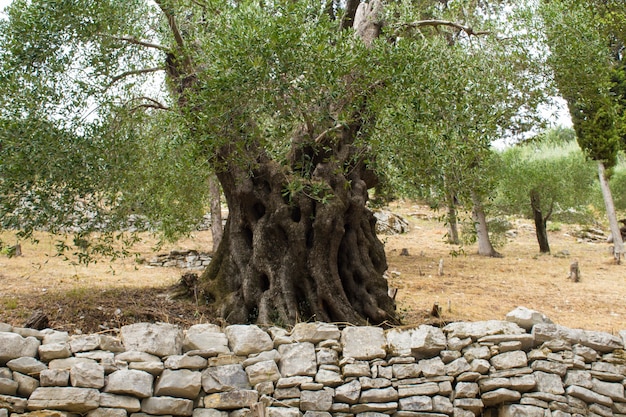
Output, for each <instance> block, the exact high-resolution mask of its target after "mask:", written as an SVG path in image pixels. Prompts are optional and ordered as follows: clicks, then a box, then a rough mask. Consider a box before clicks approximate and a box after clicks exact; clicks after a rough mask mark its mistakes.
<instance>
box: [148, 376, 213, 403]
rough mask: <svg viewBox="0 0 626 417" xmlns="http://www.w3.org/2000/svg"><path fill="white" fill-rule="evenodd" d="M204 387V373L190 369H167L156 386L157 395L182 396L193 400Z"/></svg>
mask: <svg viewBox="0 0 626 417" xmlns="http://www.w3.org/2000/svg"><path fill="white" fill-rule="evenodd" d="M201 388H202V375H201V373H200V372H198V371H192V370H190V369H179V370H172V369H165V370H164V371H163V373H162V374H161V376H160V377H159V379H158V380H157V382H156V384H155V386H154V395H155V396H157V397H161V396H167V397H180V398H186V399H190V400H193V399H195V398H196V397H197V396H198V394H200V389H201Z"/></svg>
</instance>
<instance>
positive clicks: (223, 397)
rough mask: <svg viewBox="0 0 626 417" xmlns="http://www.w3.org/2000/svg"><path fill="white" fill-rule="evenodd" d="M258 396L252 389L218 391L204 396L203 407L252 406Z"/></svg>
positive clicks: (233, 408)
mask: <svg viewBox="0 0 626 417" xmlns="http://www.w3.org/2000/svg"><path fill="white" fill-rule="evenodd" d="M258 398H259V393H258V392H256V391H253V390H237V391H229V392H218V393H214V394H209V395H207V396H206V397H204V401H203V402H204V407H205V408H215V409H218V410H236V409H238V408H249V407H252V406H253V405H254V404H255V403H256V402H257V401H258Z"/></svg>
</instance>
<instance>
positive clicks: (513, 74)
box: [378, 3, 547, 256]
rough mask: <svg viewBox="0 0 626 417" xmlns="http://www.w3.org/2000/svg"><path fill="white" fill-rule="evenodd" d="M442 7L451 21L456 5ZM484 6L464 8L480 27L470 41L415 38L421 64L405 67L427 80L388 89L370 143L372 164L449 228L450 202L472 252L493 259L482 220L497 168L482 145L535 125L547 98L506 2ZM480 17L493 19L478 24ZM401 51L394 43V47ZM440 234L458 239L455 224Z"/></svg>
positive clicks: (452, 219)
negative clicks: (390, 93)
mask: <svg viewBox="0 0 626 417" xmlns="http://www.w3.org/2000/svg"><path fill="white" fill-rule="evenodd" d="M447 6H448V8H446V9H445V11H446V12H447V13H448V14H449V16H450V19H454V18H455V17H459V9H458V6H459V5H458V3H447ZM489 6H491V7H495V9H489V8H488V5H483V4H481V3H478V4H473V7H474V8H475V9H474V13H473V14H472V15H471V17H473V20H474V21H473V22H471V24H473V25H475V26H478V27H481V28H482V29H483V31H482V32H481V35H480V36H476V35H475V36H468V33H466V32H463V31H460V30H457V31H456V32H453V33H454V34H455V35H456V37H455V38H454V40H453V41H452V40H451V39H452V33H448V34H447V36H440V34H439V33H426V34H422V35H423V36H425V37H426V40H425V41H424V42H423V44H422V45H423V48H428V53H429V54H430V56H429V59H428V60H427V61H425V62H420V63H416V62H414V63H412V64H411V65H413V66H418V65H419V66H420V67H423V69H419V70H417V69H416V70H415V71H419V72H424V73H428V74H429V78H430V79H429V81H428V82H425V83H413V84H410V85H409V86H403V85H402V84H398V86H399V87H401V88H400V89H398V90H397V91H395V95H396V96H397V97H398V100H397V101H395V102H394V103H391V104H390V105H389V106H387V107H386V108H385V112H384V117H381V118H380V120H379V125H380V126H381V129H380V133H379V136H378V138H379V141H380V144H379V146H380V147H381V151H382V152H381V154H380V156H381V158H380V159H381V160H384V163H385V164H387V166H389V167H392V172H394V174H395V175H394V177H393V178H392V179H391V182H392V184H393V186H394V187H396V188H397V189H399V190H402V191H403V192H405V193H406V194H409V195H410V194H411V193H413V194H418V195H421V196H426V197H427V199H428V200H430V201H432V202H433V203H434V204H435V205H440V206H443V207H445V208H446V209H447V210H448V214H447V216H446V221H447V222H448V224H449V225H452V226H454V224H455V223H456V221H457V213H456V206H457V205H463V206H465V207H468V208H472V211H473V215H474V216H473V220H472V221H474V222H475V223H476V225H477V227H478V229H477V232H478V234H479V236H478V237H479V253H480V254H482V255H487V256H497V255H498V254H497V252H496V251H495V250H494V248H493V247H492V245H491V243H490V242H489V237H488V231H487V226H486V219H485V211H488V210H489V205H490V204H489V199H490V197H491V195H492V193H493V190H494V188H495V184H496V183H497V167H498V164H499V163H498V155H497V154H496V153H494V151H493V149H492V143H493V142H494V141H495V140H498V139H501V138H502V137H509V138H514V137H517V136H519V135H520V134H522V133H523V132H526V131H528V130H529V129H531V128H533V127H535V126H537V125H538V124H541V120H540V117H539V115H538V113H537V108H538V106H539V103H542V102H544V101H545V100H546V99H547V98H546V97H547V95H546V88H545V83H544V81H545V80H544V79H543V76H542V71H543V67H542V63H541V62H540V61H535V60H533V56H532V55H533V54H532V50H530V49H529V46H530V45H531V43H530V42H529V41H528V40H527V39H526V38H525V36H523V35H522V31H521V29H520V27H519V26H517V24H519V23H520V21H518V20H517V16H516V9H515V5H511V4H508V7H513V9H512V10H511V9H498V7H497V6H498V5H497V4H496V5H494V4H493V3H492V4H490V5H489ZM499 6H502V4H500V5H499ZM482 7H487V8H486V9H485V8H482ZM463 10H467V9H463ZM505 10H508V12H506V11H505ZM520 10H521V7H520ZM507 13H508V14H509V15H508V16H507V15H506V14H507ZM490 14H497V15H499V16H500V17H501V18H502V19H503V20H499V21H495V22H494V21H485V19H484V18H483V17H484V16H486V15H490ZM461 16H464V14H463V13H461ZM505 16H506V19H505ZM465 18H466V19H467V18H468V17H467V16H465ZM468 25H470V23H468ZM408 45H409V43H407V42H405V41H404V40H403V39H400V40H399V41H398V47H399V48H403V47H405V46H408ZM406 53H407V54H411V53H412V52H411V51H407V52H406ZM398 149H401V152H398ZM477 216H478V217H477ZM449 230H450V235H449V239H450V241H451V242H454V243H458V238H457V237H456V236H455V227H450V228H449Z"/></svg>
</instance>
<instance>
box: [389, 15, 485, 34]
mask: <svg viewBox="0 0 626 417" xmlns="http://www.w3.org/2000/svg"><path fill="white" fill-rule="evenodd" d="M426 26H432V27H439V26H448V27H452V28H455V29H458V30H460V31H463V32H465V33H466V34H467V35H468V36H484V35H490V34H491V31H488V30H479V31H476V30H474V29H473V28H472V27H470V26H465V25H462V24H460V23H457V22H452V21H450V20H439V19H429V20H418V21H416V22H410V23H403V24H401V25H398V28H407V27H408V28H414V29H418V28H421V27H426Z"/></svg>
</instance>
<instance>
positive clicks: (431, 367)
mask: <svg viewBox="0 0 626 417" xmlns="http://www.w3.org/2000/svg"><path fill="white" fill-rule="evenodd" d="M419 365H420V367H421V368H422V373H423V374H424V376H426V377H432V376H442V375H445V374H446V365H445V364H444V363H443V361H442V360H441V358H440V357H439V356H437V357H434V358H432V359H424V360H421V361H420V362H419Z"/></svg>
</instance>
